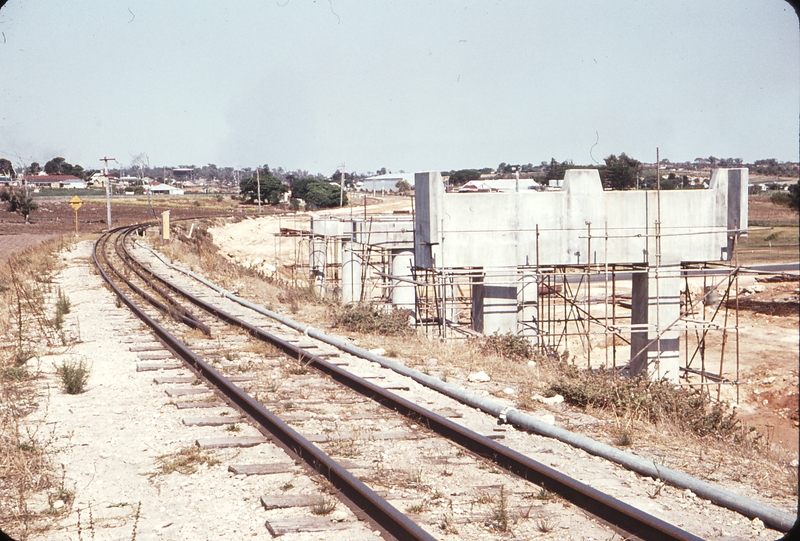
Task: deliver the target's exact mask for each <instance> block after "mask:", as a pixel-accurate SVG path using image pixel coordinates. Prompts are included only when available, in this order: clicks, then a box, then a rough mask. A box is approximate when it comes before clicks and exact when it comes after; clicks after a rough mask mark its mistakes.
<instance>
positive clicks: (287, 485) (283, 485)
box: [280, 481, 294, 492]
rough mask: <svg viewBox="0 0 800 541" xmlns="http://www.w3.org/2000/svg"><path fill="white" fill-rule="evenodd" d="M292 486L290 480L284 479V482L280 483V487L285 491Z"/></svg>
mask: <svg viewBox="0 0 800 541" xmlns="http://www.w3.org/2000/svg"><path fill="white" fill-rule="evenodd" d="M293 488H294V484H293V483H292V482H291V481H286V482H285V483H284V484H282V485H281V486H280V489H281V490H282V491H283V492H286V491H287V490H292V489H293Z"/></svg>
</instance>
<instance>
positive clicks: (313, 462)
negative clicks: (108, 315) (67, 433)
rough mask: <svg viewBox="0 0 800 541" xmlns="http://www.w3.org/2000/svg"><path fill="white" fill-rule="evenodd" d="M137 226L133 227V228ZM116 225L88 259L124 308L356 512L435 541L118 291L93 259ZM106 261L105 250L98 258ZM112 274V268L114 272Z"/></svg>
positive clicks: (402, 535)
mask: <svg viewBox="0 0 800 541" xmlns="http://www.w3.org/2000/svg"><path fill="white" fill-rule="evenodd" d="M133 227H136V226H133ZM120 229H124V228H117V229H114V230H111V231H109V232H108V233H107V234H106V235H104V236H103V237H101V238H100V239H98V240H97V241H96V242H95V245H94V249H93V258H94V262H95V265H96V266H97V268H98V270H99V272H100V275H101V276H102V277H103V279H104V280H105V281H106V282H107V283H108V284H109V286H110V287H111V289H112V291H113V292H114V294H115V295H117V297H118V298H119V299H120V300H121V301H122V302H123V303H125V305H126V306H128V308H130V310H131V311H132V312H133V313H134V314H135V315H136V316H137V317H139V319H141V320H142V321H143V322H144V323H145V324H147V325H148V326H149V327H150V328H151V329H152V330H153V332H154V333H155V335H156V336H157V337H158V339H159V340H160V341H161V342H162V343H163V344H164V346H165V347H167V348H168V349H169V350H170V351H172V352H173V353H175V354H176V355H177V356H178V357H180V358H181V359H183V360H184V362H186V364H187V365H189V366H190V367H192V368H193V369H194V370H195V371H196V372H198V373H199V374H200V375H201V376H203V377H204V378H205V379H206V380H207V381H209V382H210V383H211V384H212V385H214V387H216V388H217V390H219V392H220V393H222V394H223V395H224V396H225V397H227V398H228V399H229V400H230V401H231V402H232V403H233V404H235V405H236V406H238V408H239V409H240V410H241V411H243V412H244V413H246V414H247V415H248V416H250V417H251V418H252V419H253V420H254V421H255V422H256V423H257V424H258V425H259V426H260V427H261V429H262V430H263V431H266V432H268V433H269V434H270V435H271V436H273V437H274V438H276V439H277V440H278V441H279V442H280V443H281V444H283V445H285V446H286V447H287V448H289V449H290V450H291V451H293V452H294V453H295V454H297V455H298V456H300V457H302V458H303V459H304V460H305V461H306V462H307V463H308V464H309V465H310V466H311V467H312V468H314V469H315V470H316V471H317V472H319V473H320V474H322V475H323V476H325V477H326V478H327V479H328V480H329V481H331V483H332V484H333V485H334V486H335V487H336V488H337V489H338V490H339V491H341V492H342V494H344V495H345V496H346V497H347V498H348V499H349V500H350V501H352V502H353V503H354V504H355V505H356V506H358V507H359V508H360V510H361V511H363V512H364V513H366V515H367V516H368V517H369V518H370V519H371V520H372V521H373V522H374V523H375V524H377V525H378V526H379V527H380V528H382V529H383V530H385V531H386V532H387V533H388V534H389V535H391V536H393V537H394V538H396V539H399V540H411V541H415V540H419V541H423V540H424V541H435V539H436V538H435V537H433V536H431V535H430V534H429V533H428V532H426V531H425V530H423V529H422V528H421V527H420V526H419V525H418V524H417V523H415V522H414V521H413V520H411V519H409V518H408V517H407V516H405V515H404V514H403V513H401V512H400V511H398V510H397V509H396V508H395V507H394V506H392V505H391V504H390V503H389V502H387V501H386V500H385V499H384V498H382V497H381V496H379V495H378V494H377V493H376V492H375V491H373V490H372V489H371V488H369V487H368V486H366V485H365V484H364V483H363V482H361V481H360V480H359V479H357V478H356V477H354V476H353V475H352V474H351V473H350V472H349V471H347V470H346V469H345V468H344V467H342V466H341V465H340V464H339V463H337V462H336V461H335V460H333V459H332V458H331V457H329V456H328V455H327V454H325V453H324V452H322V451H321V450H320V449H318V448H317V447H316V446H315V445H314V444H313V443H311V442H310V441H308V440H307V439H306V438H304V437H303V436H302V435H300V434H299V433H297V432H296V431H295V430H294V429H292V428H291V427H290V426H289V425H287V424H286V423H284V422H283V421H281V420H280V419H279V418H278V417H276V416H275V415H274V414H272V413H271V412H270V411H269V410H267V409H266V408H264V406H262V405H261V404H260V403H258V402H257V401H255V400H254V399H253V398H252V397H250V396H249V395H247V394H246V393H244V392H243V391H242V390H241V389H239V388H238V387H237V386H236V385H234V384H233V383H232V382H231V381H230V380H228V379H227V378H226V377H225V376H223V375H222V374H220V373H219V372H218V371H217V370H215V369H214V368H213V367H212V366H211V365H209V364H208V363H206V362H205V361H204V360H203V359H202V358H201V357H199V356H198V355H196V354H195V353H194V352H193V351H191V350H190V349H189V348H187V347H186V346H185V345H184V344H183V343H181V342H180V341H179V340H178V339H177V338H175V337H174V336H173V335H172V334H170V333H169V331H167V330H166V329H165V328H164V327H162V326H161V325H159V324H158V323H157V322H156V321H155V320H153V319H152V318H151V317H150V316H149V315H147V313H145V312H144V311H143V310H141V309H140V308H139V307H138V306H137V305H136V304H135V303H134V302H133V300H131V299H130V298H129V297H128V296H127V295H125V293H123V291H122V290H121V289H120V288H119V287H118V286H117V284H115V283H114V281H113V280H112V279H111V277H110V276H109V275H108V274H107V273H106V272H105V270H104V269H103V267H102V265H101V264H100V258H99V257H98V253H97V252H98V245H100V247H101V248H104V247H105V244H106V241H107V237H108V236H109V235H110V234H112V233H114V232H118V231H119V230H120ZM103 258H104V259H106V263H108V261H107V258H106V257H105V254H104V256H103ZM115 272H116V271H115Z"/></svg>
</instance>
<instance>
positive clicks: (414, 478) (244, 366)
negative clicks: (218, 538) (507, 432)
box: [94, 226, 700, 539]
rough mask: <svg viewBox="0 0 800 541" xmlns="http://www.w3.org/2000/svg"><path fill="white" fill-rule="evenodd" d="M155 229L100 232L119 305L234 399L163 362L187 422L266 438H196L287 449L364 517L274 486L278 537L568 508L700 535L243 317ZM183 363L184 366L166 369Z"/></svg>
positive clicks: (605, 525)
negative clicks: (313, 512)
mask: <svg viewBox="0 0 800 541" xmlns="http://www.w3.org/2000/svg"><path fill="white" fill-rule="evenodd" d="M143 228H144V226H134V227H130V228H120V229H117V230H114V231H111V232H109V233H108V234H106V235H104V236H103V237H101V238H100V239H99V240H98V241H97V243H96V245H95V249H94V259H95V263H96V265H97V266H98V268H99V269H100V272H101V274H102V276H103V278H104V279H105V280H106V281H107V282H108V283H109V285H110V286H111V288H112V289H113V291H114V293H115V294H116V295H117V296H118V298H119V299H120V301H121V302H122V303H124V304H126V305H127V306H128V307H129V308H130V309H131V310H132V311H133V312H134V313H135V314H136V315H137V316H138V317H139V318H140V319H141V320H142V321H144V322H145V323H146V324H147V325H148V326H149V327H150V328H151V329H152V332H153V333H154V334H155V335H156V337H157V338H158V340H159V341H160V342H161V343H162V344H163V345H164V347H166V348H167V349H168V350H170V352H171V353H172V354H174V355H175V356H177V357H178V358H180V359H182V361H183V362H184V363H185V365H186V366H188V367H189V368H190V369H191V370H192V371H193V372H194V373H195V374H196V376H198V377H199V379H200V380H202V381H203V382H204V383H205V384H206V385H209V386H211V388H212V389H213V393H214V395H213V396H216V397H219V398H220V399H221V400H222V401H223V402H218V401H217V400H216V399H214V398H209V394H208V391H207V390H205V389H204V388H201V387H200V386H199V385H191V384H192V383H196V382H195V379H196V378H194V377H189V378H186V377H171V376H169V375H166V372H161V371H159V373H160V374H162V375H159V376H156V378H155V379H156V381H157V382H158V383H160V384H162V385H164V386H166V387H167V389H166V391H167V393H168V394H170V395H171V396H174V397H175V398H176V406H177V407H179V408H183V409H185V410H186V411H187V417H186V418H184V424H187V425H192V424H194V425H206V426H216V427H217V430H219V431H220V433H222V432H223V431H225V432H227V434H225V435H227V436H230V434H231V432H235V431H236V428H235V427H237V426H239V423H240V422H242V420H244V419H247V420H248V421H250V422H251V423H252V424H253V426H255V427H256V429H257V430H258V431H259V432H260V433H261V435H262V437H261V438H260V439H259V438H253V437H250V438H238V440H240V441H238V442H237V438H230V437H228V438H208V439H198V441H197V444H198V445H201V446H209V447H210V446H214V445H237V444H243V445H250V444H259V445H270V443H269V442H271V443H272V444H275V445H278V446H280V447H281V448H283V450H284V451H285V452H286V453H287V454H288V455H289V456H290V457H291V458H293V459H296V460H298V461H299V460H302V461H303V462H304V463H305V464H306V465H307V466H308V467H309V468H310V469H313V470H314V471H316V473H317V475H319V476H322V477H324V478H325V479H326V480H327V483H330V485H329V487H330V493H331V494H333V495H335V496H336V497H337V498H339V499H340V500H341V501H342V502H343V503H344V504H345V506H347V507H348V508H349V509H350V510H351V511H352V517H353V520H348V519H344V520H342V521H341V522H331V521H330V520H327V519H321V520H318V521H313V520H310V518H311V517H308V516H305V515H308V512H307V510H308V509H309V508H316V507H318V506H320V505H323V507H324V506H325V505H327V503H326V502H328V499H327V498H328V497H329V496H330V495H329V494H326V493H325V492H324V490H323V491H319V493H318V494H314V495H309V494H308V493H303V494H291V493H287V494H275V495H272V496H269V495H267V496H264V497H262V504H263V505H264V507H265V509H266V513H267V514H268V516H267V519H266V520H267V527H268V528H269V529H270V531H271V532H272V533H273V534H275V535H277V534H280V533H282V532H283V531H290V530H287V528H288V527H289V525H290V524H294V525H297V524H300V523H308V524H309V527H310V528H317V529H319V528H321V527H323V526H322V525H321V524H324V525H328V526H330V527H332V528H333V527H335V528H350V529H354V528H357V527H358V526H359V525H361V527H362V528H364V524H367V525H368V527H367V528H366V532H370V531H372V530H377V531H379V532H380V533H381V534H382V535H383V536H384V537H385V538H387V539H436V538H438V537H439V536H441V535H442V534H455V533H456V532H458V535H459V536H460V537H464V538H474V539H479V538H485V535H486V533H487V531H494V532H497V535H503V534H505V533H506V532H508V531H510V530H512V529H513V531H514V533H515V534H516V535H522V536H525V535H537V534H538V535H541V533H544V532H547V531H549V530H552V529H553V528H558V527H562V526H563V525H561V524H559V522H558V520H557V519H553V518H551V516H553V515H552V513H551V512H550V510H549V509H550V508H551V507H552V506H558V507H559V508H562V507H564V506H566V507H569V508H570V509H572V510H573V512H572V513H571V515H572V518H571V519H570V522H569V529H570V530H571V531H572V532H575V531H578V532H580V534H581V536H582V537H584V538H588V537H593V538H611V537H613V536H614V535H615V534H619V535H620V536H621V537H623V538H631V537H635V538H641V539H700V538H699V537H697V536H695V535H693V534H691V533H689V532H687V531H684V530H682V529H681V528H679V527H676V526H674V525H671V524H669V523H667V522H665V521H664V520H661V519H659V518H656V517H655V516H653V515H651V514H648V513H646V512H643V511H641V510H639V509H636V508H635V507H633V506H631V505H628V504H626V503H624V502H623V501H621V500H620V499H617V498H614V497H611V496H608V495H606V494H603V493H602V492H600V491H598V490H596V489H593V488H591V487H590V486H588V485H586V484H584V483H581V482H579V481H577V480H575V479H573V478H570V477H569V476H566V475H564V474H562V473H559V472H558V471H557V470H555V469H554V468H552V467H549V466H547V465H545V464H543V463H541V462H538V461H536V460H533V459H532V458H530V457H529V456H526V455H525V454H522V453H520V452H518V451H515V450H513V449H511V448H509V447H507V446H505V445H502V444H501V443H500V442H499V441H497V440H498V439H499V438H502V437H503V436H504V432H503V431H502V430H497V429H495V426H493V423H492V421H493V420H492V419H486V422H484V423H483V424H482V425H479V426H477V427H476V426H473V427H471V428H470V427H468V426H465V424H466V423H463V422H459V417H460V416H462V415H465V413H464V412H463V411H459V410H460V409H462V410H463V408H458V407H456V406H453V407H452V408H446V409H441V408H440V409H439V410H438V411H431V410H429V409H428V408H427V407H425V406H423V405H420V403H419V402H421V401H419V400H411V397H412V396H414V395H415V394H421V393H420V392H419V390H418V389H417V387H418V386H416V384H410V383H409V382H408V380H405V379H404V378H400V377H397V376H395V375H393V374H391V373H389V374H387V373H386V372H388V371H385V370H381V369H379V368H377V367H376V366H373V365H371V364H370V363H368V362H366V361H363V360H358V359H355V358H351V357H350V356H348V355H344V354H342V353H341V352H339V351H337V350H335V349H334V348H332V347H331V346H329V345H325V344H322V343H318V342H316V341H314V340H312V339H310V338H309V337H307V336H304V335H301V334H299V333H297V332H296V331H292V330H289V329H285V328H280V327H279V326H277V325H275V323H274V322H272V321H270V320H267V319H266V318H264V317H262V316H259V315H258V314H254V313H243V312H246V311H245V310H243V309H242V308H241V307H240V306H238V305H233V304H232V303H230V302H229V301H227V300H226V299H221V298H219V297H218V296H216V295H214V294H213V293H212V292H211V291H210V290H204V287H202V286H198V285H197V284H196V283H189V282H188V281H187V280H185V279H184V280H181V279H179V278H172V277H169V276H168V275H169V274H170V273H169V271H168V270H167V269H166V268H164V267H163V266H162V267H161V268H159V262H158V261H157V260H156V259H155V258H154V257H153V256H152V254H150V253H149V252H147V251H145V250H143V249H142V248H138V247H136V243H134V242H133V237H134V236H135V234H136V233H137V232H139V231H142V230H143ZM287 358H288V359H292V361H290V362H287ZM170 366H176V365H175V364H174V363H173V364H169V365H163V364H162V365H161V366H160V369H161V370H163V369H165V368H169V367H170ZM144 368H158V366H157V365H152V366H150V367H144ZM187 384H189V386H188V387H187V386H186V385H187ZM191 397H199V398H195V399H191ZM228 406H232V407H233V408H235V409H236V413H231V412H230V411H228ZM198 412H220V414H218V415H212V414H211V413H198ZM189 413H191V416H190V415H189ZM239 416H241V419H240V417H239ZM209 430H214V429H209ZM230 467H231V469H232V471H234V472H235V473H244V474H255V473H262V474H269V473H270V472H271V471H274V470H275V468H273V467H271V466H270V465H269V464H238V465H236V464H232V465H231V466H230ZM440 478H447V479H448V483H447V485H448V486H451V487H452V486H457V487H459V486H460V487H463V488H462V490H455V491H450V492H449V493H446V494H445V493H443V492H442V489H441V488H439V487H438V483H437V482H436V479H440ZM328 503H329V502H328ZM279 508H294V509H297V510H298V511H297V516H295V517H293V518H290V519H286V518H278V517H272V515H269V513H270V512H271V511H273V510H275V509H279ZM476 509H477V511H476ZM526 509H527V511H525V510H526ZM318 510H319V511H325V509H324V508H323V509H318ZM281 516H282V517H283V515H281ZM355 519H358V521H356V520H355Z"/></svg>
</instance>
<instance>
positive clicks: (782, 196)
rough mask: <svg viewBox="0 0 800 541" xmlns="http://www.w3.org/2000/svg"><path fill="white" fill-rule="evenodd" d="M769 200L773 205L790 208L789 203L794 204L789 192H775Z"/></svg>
mask: <svg viewBox="0 0 800 541" xmlns="http://www.w3.org/2000/svg"><path fill="white" fill-rule="evenodd" d="M769 200H770V202H771V203H772V204H773V205H778V206H779V207H788V206H789V203H791V202H792V197H791V196H790V195H789V193H788V192H775V193H773V194H772V195H770V196H769Z"/></svg>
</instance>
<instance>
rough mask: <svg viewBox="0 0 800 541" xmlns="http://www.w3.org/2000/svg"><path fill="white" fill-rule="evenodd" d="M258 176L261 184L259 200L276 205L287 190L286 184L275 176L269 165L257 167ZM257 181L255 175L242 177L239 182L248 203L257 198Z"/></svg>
mask: <svg viewBox="0 0 800 541" xmlns="http://www.w3.org/2000/svg"><path fill="white" fill-rule="evenodd" d="M258 178H259V180H260V184H261V202H262V203H264V202H266V203H269V204H270V205H277V204H278V203H280V201H281V198H282V196H283V194H284V193H286V192H287V191H289V188H287V187H286V185H285V184H284V183H283V182H281V181H280V180H278V179H277V178H275V177H274V176H273V175H272V173H271V172H270V170H269V165H264V167H260V168H259V169H258ZM258 184H259V183H257V182H256V175H252V176H250V177H248V178H244V179H242V180H241V181H240V182H239V189H240V191H241V194H242V196H244V197H247V199H248V201H249V202H250V203H253V202H256V201H257V200H258V190H259V186H258Z"/></svg>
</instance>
